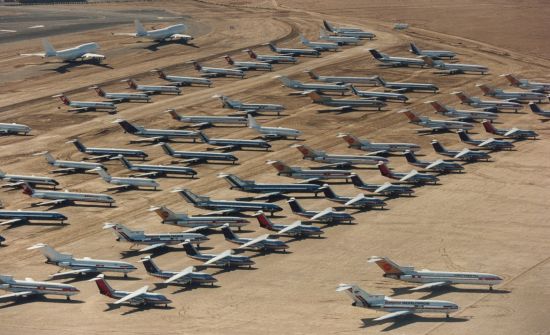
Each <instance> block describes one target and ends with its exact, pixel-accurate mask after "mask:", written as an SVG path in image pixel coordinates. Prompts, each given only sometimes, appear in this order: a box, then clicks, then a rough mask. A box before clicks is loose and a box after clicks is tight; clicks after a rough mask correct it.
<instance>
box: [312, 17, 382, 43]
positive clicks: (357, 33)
mask: <svg viewBox="0 0 550 335" xmlns="http://www.w3.org/2000/svg"><path fill="white" fill-rule="evenodd" d="M323 25H324V26H325V28H326V29H327V30H328V31H330V32H331V33H333V34H336V35H338V36H344V37H355V38H368V39H370V40H372V39H373V38H375V37H376V35H375V34H374V33H371V32H368V31H364V30H362V29H360V28H346V27H334V26H333V25H331V24H330V23H329V22H328V21H325V20H323Z"/></svg>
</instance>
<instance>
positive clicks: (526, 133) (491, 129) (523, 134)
mask: <svg viewBox="0 0 550 335" xmlns="http://www.w3.org/2000/svg"><path fill="white" fill-rule="evenodd" d="M482 124H483V127H484V128H485V131H486V132H488V133H490V134H494V135H499V136H502V137H506V138H513V139H516V140H522V139H528V138H531V139H533V140H534V139H536V138H537V137H538V136H539V134H537V132H535V131H534V130H527V129H519V128H510V129H498V128H495V126H493V124H492V123H491V121H489V120H485V121H483V122H482Z"/></svg>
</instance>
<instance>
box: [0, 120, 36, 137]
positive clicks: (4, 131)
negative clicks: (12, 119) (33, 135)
mask: <svg viewBox="0 0 550 335" xmlns="http://www.w3.org/2000/svg"><path fill="white" fill-rule="evenodd" d="M31 130H32V129H31V127H29V126H27V125H24V124H18V123H0V135H9V134H21V133H22V134H23V135H27V134H28V133H30V132H31Z"/></svg>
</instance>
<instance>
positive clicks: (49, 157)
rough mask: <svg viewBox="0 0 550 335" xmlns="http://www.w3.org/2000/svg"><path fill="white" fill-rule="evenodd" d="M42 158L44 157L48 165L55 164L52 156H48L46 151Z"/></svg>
mask: <svg viewBox="0 0 550 335" xmlns="http://www.w3.org/2000/svg"><path fill="white" fill-rule="evenodd" d="M44 157H46V162H48V164H53V163H55V158H53V156H52V154H50V153H49V152H48V151H46V152H45V153H44Z"/></svg>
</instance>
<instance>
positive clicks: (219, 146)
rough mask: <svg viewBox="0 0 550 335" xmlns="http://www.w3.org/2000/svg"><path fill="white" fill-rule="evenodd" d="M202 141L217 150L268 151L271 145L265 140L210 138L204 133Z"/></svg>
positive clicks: (201, 133) (200, 135)
mask: <svg viewBox="0 0 550 335" xmlns="http://www.w3.org/2000/svg"><path fill="white" fill-rule="evenodd" d="M199 137H200V139H201V140H202V141H203V142H204V143H206V144H210V145H213V146H214V147H215V148H214V149H215V150H224V151H231V150H243V149H244V148H254V149H264V150H265V151H268V150H269V148H271V144H269V143H267V142H266V141H264V140H241V139H229V138H210V137H208V136H207V135H206V134H205V133H204V132H202V131H199Z"/></svg>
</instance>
